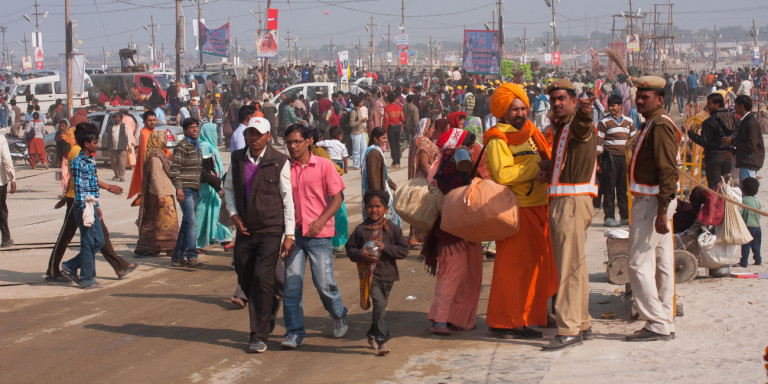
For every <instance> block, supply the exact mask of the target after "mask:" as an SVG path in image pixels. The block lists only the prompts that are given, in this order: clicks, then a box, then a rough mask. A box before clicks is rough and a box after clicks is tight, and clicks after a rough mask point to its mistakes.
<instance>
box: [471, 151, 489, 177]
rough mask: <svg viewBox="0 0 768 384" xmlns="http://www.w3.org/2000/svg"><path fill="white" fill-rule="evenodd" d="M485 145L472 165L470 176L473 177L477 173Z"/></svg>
mask: <svg viewBox="0 0 768 384" xmlns="http://www.w3.org/2000/svg"><path fill="white" fill-rule="evenodd" d="M485 147H487V145H486V146H484V147H483V149H482V150H481V151H480V156H478V157H477V161H476V162H475V166H474V167H472V172H471V173H470V174H469V177H470V178H474V177H475V175H476V174H477V168H478V167H479V166H480V161H482V160H483V153H485Z"/></svg>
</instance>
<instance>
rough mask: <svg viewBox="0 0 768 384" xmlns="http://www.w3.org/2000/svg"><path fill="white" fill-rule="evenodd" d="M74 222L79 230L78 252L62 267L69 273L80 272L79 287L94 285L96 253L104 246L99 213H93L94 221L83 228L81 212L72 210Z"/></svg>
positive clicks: (75, 209)
mask: <svg viewBox="0 0 768 384" xmlns="http://www.w3.org/2000/svg"><path fill="white" fill-rule="evenodd" d="M73 212H74V214H75V221H77V227H78V228H79V229H80V252H79V253H78V254H77V256H75V257H73V258H71V259H69V260H67V261H65V262H64V263H63V264H62V266H63V267H64V268H66V269H69V270H70V271H77V270H78V269H79V270H80V286H82V287H87V286H89V285H91V284H94V278H95V277H96V251H98V250H99V249H101V247H102V246H104V232H103V231H102V229H101V219H100V218H99V213H98V212H94V213H93V215H94V221H93V224H92V225H91V226H90V227H86V226H83V210H82V209H80V208H74V210H73Z"/></svg>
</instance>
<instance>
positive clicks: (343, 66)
mask: <svg viewBox="0 0 768 384" xmlns="http://www.w3.org/2000/svg"><path fill="white" fill-rule="evenodd" d="M339 74H340V75H341V77H340V81H346V82H348V81H349V51H341V52H339Z"/></svg>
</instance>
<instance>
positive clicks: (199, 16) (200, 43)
mask: <svg viewBox="0 0 768 384" xmlns="http://www.w3.org/2000/svg"><path fill="white" fill-rule="evenodd" d="M202 23H203V16H202V12H201V10H200V0H197V43H198V47H200V48H199V50H198V53H200V66H202V65H203V27H202V25H203V24H202Z"/></svg>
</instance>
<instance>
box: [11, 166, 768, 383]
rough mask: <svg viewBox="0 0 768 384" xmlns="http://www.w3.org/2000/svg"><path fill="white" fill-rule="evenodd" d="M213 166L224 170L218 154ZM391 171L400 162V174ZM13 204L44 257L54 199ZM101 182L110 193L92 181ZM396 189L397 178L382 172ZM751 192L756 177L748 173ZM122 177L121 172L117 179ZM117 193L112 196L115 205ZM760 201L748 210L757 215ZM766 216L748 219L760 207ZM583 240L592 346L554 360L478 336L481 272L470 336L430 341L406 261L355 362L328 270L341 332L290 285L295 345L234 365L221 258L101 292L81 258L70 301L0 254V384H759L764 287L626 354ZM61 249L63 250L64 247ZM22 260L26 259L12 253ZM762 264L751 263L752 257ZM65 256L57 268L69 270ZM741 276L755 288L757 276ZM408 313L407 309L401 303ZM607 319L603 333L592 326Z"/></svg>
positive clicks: (108, 281) (621, 309) (765, 340)
mask: <svg viewBox="0 0 768 384" xmlns="http://www.w3.org/2000/svg"><path fill="white" fill-rule="evenodd" d="M224 155H225V162H227V161H228V159H226V158H228V154H226V153H225V154H224ZM403 163H404V162H403ZM19 168H20V169H21V170H20V171H19V173H18V176H19V179H20V180H19V189H20V191H19V193H17V194H16V195H12V196H11V197H10V198H9V206H10V211H11V219H10V221H11V227H12V229H11V230H12V233H13V236H14V239H15V240H16V243H17V244H29V243H38V242H52V241H54V240H55V238H56V234H57V233H58V229H59V226H60V225H61V221H62V217H63V215H64V212H63V211H61V210H59V211H56V210H53V209H52V206H53V204H54V202H55V196H56V193H57V184H56V182H55V181H54V180H53V174H52V171H48V172H45V171H36V172H33V171H30V170H28V169H27V168H28V167H24V166H21V167H19ZM100 172H101V175H102V178H106V179H109V178H111V176H112V175H111V172H110V171H109V170H108V169H107V168H101V169H100ZM392 175H393V178H394V179H395V180H396V181H397V182H403V181H404V179H405V176H406V175H405V170H404V169H400V170H397V171H394V172H392ZM762 176H765V172H762ZM127 177H130V172H129V174H128V175H127ZM344 181H345V183H346V184H347V188H348V190H347V193H346V196H347V204H348V211H349V215H350V228H353V227H354V225H355V224H357V223H358V222H359V221H360V195H359V191H360V186H359V185H360V183H359V174H350V175H346V176H344ZM127 185H128V183H127V182H126V183H123V187H124V188H126V189H127ZM766 196H768V193H767V192H761V193H760V195H759V198H760V199H761V201H763V202H766V201H768V199H766ZM766 205H768V204H764V206H766ZM102 207H103V210H104V215H105V221H106V223H107V224H108V225H109V228H110V231H111V233H112V238H113V241H115V242H116V243H117V246H116V248H117V250H118V253H120V254H121V255H122V256H123V257H125V258H126V259H129V260H133V259H130V258H131V256H132V252H131V249H132V248H133V246H134V245H133V244H134V243H135V241H136V229H135V226H134V225H133V221H134V220H135V218H136V214H137V212H136V209H135V208H130V207H128V203H127V201H126V200H125V197H124V196H123V197H114V196H107V197H105V198H103V200H102ZM594 221H595V223H594V224H593V226H592V227H591V228H590V229H589V231H588V233H587V236H588V242H587V253H588V267H589V272H590V290H591V295H590V312H591V314H592V316H593V317H594V318H595V319H596V320H595V324H594V328H595V331H596V333H597V339H596V340H594V341H589V342H586V343H585V344H584V345H582V346H579V347H576V348H571V349H567V350H564V351H560V352H554V353H545V352H542V351H540V347H541V346H542V345H544V344H545V343H546V342H548V341H549V339H550V338H551V337H552V336H554V334H555V330H551V329H544V333H545V338H544V339H542V340H533V341H521V340H510V339H497V338H494V337H492V336H491V335H490V334H489V333H488V331H487V328H486V327H485V323H484V316H485V308H486V304H487V298H488V291H489V288H490V287H489V284H490V277H491V274H492V271H493V262H492V261H486V262H485V263H484V285H483V291H482V293H481V298H480V308H479V311H478V327H477V329H475V330H472V331H467V332H460V333H455V334H454V335H453V336H451V337H436V336H431V335H430V334H429V332H428V329H429V322H428V321H427V315H426V313H427V311H428V309H429V305H430V304H431V300H432V295H433V292H434V278H432V277H430V276H429V275H428V274H427V273H426V272H425V271H424V268H423V265H422V264H420V263H418V262H417V261H416V255H415V254H412V255H411V256H410V257H409V258H408V259H406V260H404V261H402V262H401V263H399V267H400V271H401V273H400V274H401V277H402V280H401V281H400V282H398V283H396V284H395V286H394V289H393V290H392V295H391V299H390V306H389V314H388V320H389V321H390V323H391V325H392V335H393V338H394V339H393V340H392V341H391V342H390V344H391V345H390V346H391V348H392V350H393V353H392V354H390V355H389V356H386V357H379V356H376V355H375V352H374V351H372V350H369V349H367V348H366V342H365V332H366V330H367V329H368V326H369V324H370V312H366V311H362V310H361V309H360V306H359V303H358V287H357V277H356V270H355V267H354V265H353V264H352V263H351V262H349V261H348V259H346V258H337V259H335V270H336V274H335V278H336V280H337V282H338V283H339V285H340V290H341V293H342V297H343V299H344V302H345V304H346V305H347V306H348V307H349V310H350V314H349V324H350V330H349V333H348V335H347V336H346V337H345V338H343V339H339V340H336V339H333V338H331V336H330V330H331V327H332V323H331V320H330V317H329V316H328V314H327V313H326V312H325V311H324V309H323V308H322V305H321V303H320V300H319V299H318V297H317V294H316V292H315V291H314V288H313V286H312V284H311V280H310V276H309V273H308V274H307V280H306V282H305V292H304V297H305V300H304V309H305V316H306V326H307V330H308V337H307V339H306V342H307V344H306V345H305V346H303V347H300V348H299V349H297V350H293V351H283V350H281V349H280V344H279V343H280V340H281V338H280V336H281V335H282V333H283V332H284V329H283V328H282V314H281V316H280V318H279V319H278V326H277V328H276V329H275V332H274V333H273V338H272V339H271V340H270V341H269V343H268V346H269V351H268V352H267V353H264V354H260V355H248V354H246V353H245V348H246V347H247V340H248V313H247V312H246V311H244V310H236V309H233V306H232V305H231V304H230V303H229V301H228V299H229V297H230V295H231V294H232V292H233V291H234V288H235V274H234V272H233V271H231V270H230V269H229V263H230V257H231V254H230V253H224V252H223V251H222V250H221V247H219V246H210V247H208V250H209V254H208V255H204V256H202V257H203V260H204V261H205V262H206V263H207V265H206V266H204V267H203V268H202V269H199V270H187V269H174V270H171V269H169V268H168V261H169V260H168V258H150V259H137V260H141V261H142V263H143V264H142V266H141V267H140V268H139V269H138V270H137V271H136V272H134V274H132V275H130V276H129V278H128V279H125V280H117V279H116V277H115V276H114V273H113V272H112V270H111V269H110V268H109V266H108V265H107V264H106V262H104V259H103V258H102V257H101V256H100V255H99V256H97V273H98V276H99V280H100V281H101V282H102V284H104V285H105V288H104V289H101V290H95V291H81V290H79V289H77V288H75V287H74V286H73V285H67V284H55V283H45V282H44V280H43V277H42V276H43V272H44V271H45V266H46V263H47V259H48V255H49V253H50V250H49V249H35V250H18V249H19V248H25V247H24V246H21V245H19V246H17V247H14V248H15V249H16V250H7V251H2V252H0V284H2V286H0V382H2V383H40V382H60V383H83V382H85V383H88V382H109V383H115V384H117V383H155V382H166V383H253V382H297V383H303V382H307V383H352V382H356V383H360V382H393V383H397V382H423V383H465V382H471V383H507V382H514V383H518V382H546V383H592V382H611V383H614V382H626V383H648V382H683V383H694V382H695V383H709V382H711V383H719V382H745V383H755V382H763V381H765V378H766V376H765V373H766V372H765V368H764V367H763V365H762V354H763V353H764V352H763V349H764V348H765V347H766V345H768V328H766V327H765V326H764V323H765V318H766V317H768V301H766V299H765V297H764V292H765V288H766V280H755V279H732V278H725V279H712V278H707V277H703V276H704V275H705V270H700V275H701V276H700V277H699V278H698V279H697V280H695V281H694V282H692V283H689V284H682V285H678V287H677V293H678V300H679V302H681V303H682V304H683V305H684V309H685V315H684V316H683V317H680V318H678V319H677V339H676V340H674V341H670V342H653V343H640V344H629V343H625V342H623V341H622V340H623V336H624V335H625V334H627V333H630V332H631V331H634V330H636V329H638V328H639V327H641V324H640V323H631V322H629V318H630V303H629V302H628V301H627V300H626V299H624V297H623V287H622V286H614V285H610V284H609V283H608V282H607V279H606V277H605V266H604V264H603V262H604V261H605V255H604V249H605V240H604V238H603V236H602V231H603V229H604V228H603V227H602V221H603V218H602V213H597V214H596V217H595V220H594ZM75 240H77V237H76V238H75ZM27 248H29V247H27ZM763 248H764V252H765V248H766V247H765V246H764V247H763ZM76 250H77V249H76V248H70V250H69V252H68V254H67V256H66V257H65V259H66V258H68V257H70V256H73V255H74V254H75V252H76ZM748 270H749V271H754V272H768V270H766V268H765V266H763V267H754V266H750V268H749V269H748ZM409 296H413V297H415V299H413V300H408V299H406V297H409ZM607 312H614V313H615V314H616V318H615V319H612V320H603V319H601V315H602V314H603V313H607Z"/></svg>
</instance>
